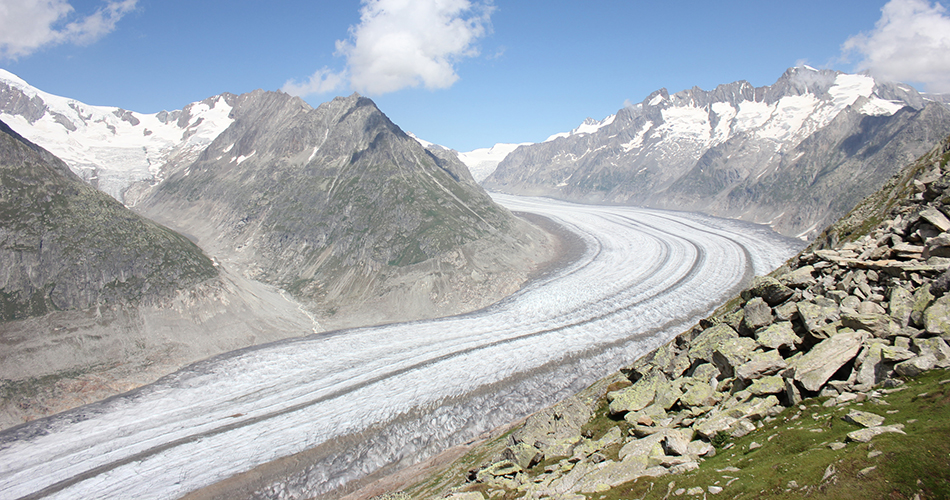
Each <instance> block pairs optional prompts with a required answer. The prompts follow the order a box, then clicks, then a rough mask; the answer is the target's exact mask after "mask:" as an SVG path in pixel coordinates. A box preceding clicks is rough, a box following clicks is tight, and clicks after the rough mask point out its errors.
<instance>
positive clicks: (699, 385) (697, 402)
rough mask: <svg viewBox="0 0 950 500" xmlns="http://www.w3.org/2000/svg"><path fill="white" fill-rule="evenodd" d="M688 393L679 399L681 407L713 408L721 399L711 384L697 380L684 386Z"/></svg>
mask: <svg viewBox="0 0 950 500" xmlns="http://www.w3.org/2000/svg"><path fill="white" fill-rule="evenodd" d="M684 388H685V389H686V392H685V393H683V395H682V396H680V398H679V403H680V405H681V406H684V407H686V408H694V407H700V406H712V405H714V404H716V403H717V402H719V399H720V398H719V397H717V393H716V391H715V389H713V387H712V385H711V384H710V383H709V382H703V381H700V380H695V381H693V382H691V383H689V384H686V385H684Z"/></svg>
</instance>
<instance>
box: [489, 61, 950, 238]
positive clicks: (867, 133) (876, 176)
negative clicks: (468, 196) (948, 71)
mask: <svg viewBox="0 0 950 500" xmlns="http://www.w3.org/2000/svg"><path fill="white" fill-rule="evenodd" d="M939 97H940V96H933V97H930V96H925V95H921V94H918V93H917V92H916V91H915V90H913V89H912V88H911V87H909V86H906V85H904V84H894V83H889V82H884V81H880V80H875V79H873V78H871V77H870V76H867V75H849V74H844V73H840V72H835V71H830V70H821V71H818V70H813V69H811V68H808V67H801V68H792V69H789V70H788V71H787V72H786V73H785V74H784V75H782V76H781V77H780V78H779V79H778V81H776V82H775V83H774V84H773V85H771V86H766V87H753V86H752V85H750V84H749V83H748V82H744V81H739V82H734V83H730V84H724V85H720V86H718V87H717V88H715V89H713V90H711V91H705V90H702V89H699V88H697V87H694V88H692V89H688V90H684V91H682V92H678V93H676V94H670V93H669V92H667V91H666V89H661V90H658V91H656V92H654V93H653V94H651V95H650V96H648V97H647V98H646V99H644V100H643V101H642V102H640V103H638V104H635V105H631V106H628V107H625V108H623V109H621V110H619V111H618V112H617V113H616V115H613V116H610V117H608V118H607V119H605V120H603V121H600V122H595V121H588V122H585V124H584V125H582V126H581V127H579V128H578V129H576V130H574V131H572V132H571V133H568V134H559V135H556V136H552V137H551V138H550V139H548V140H547V141H545V142H542V143H538V144H531V145H525V146H521V147H519V148H517V149H515V150H514V151H512V152H511V153H510V154H508V155H507V156H506V157H505V158H504V159H503V160H502V161H501V162H500V163H499V164H498V166H497V168H496V169H495V170H494V172H493V173H492V174H491V175H490V176H488V177H487V178H486V179H485V181H484V182H483V184H484V185H485V186H486V187H487V188H488V189H491V190H495V191H500V192H506V193H512V194H524V195H537V196H551V197H554V198H558V199H565V200H576V201H581V202H594V203H622V204H632V205H640V206H649V207H655V208H667V209H676V210H690V211H700V212H704V213H708V214H710V215H716V216H720V217H729V218H741V219H743V220H748V221H752V222H757V223H762V224H768V225H770V226H772V227H773V228H774V229H775V230H777V231H778V232H780V233H782V234H784V235H787V236H792V237H799V238H805V239H811V238H813V237H814V236H815V235H817V233H818V232H820V231H821V230H822V228H824V227H826V226H827V225H829V224H831V223H832V222H834V221H835V220H836V219H837V218H838V217H841V216H842V215H844V214H845V213H847V212H848V211H849V210H850V209H851V207H853V206H854V205H855V204H857V203H858V202H859V201H860V200H861V199H863V198H864V197H865V196H868V195H870V194H871V193H873V192H874V191H876V190H877V189H878V188H879V187H880V186H881V185H883V183H884V182H885V181H886V180H887V179H888V178H889V177H890V176H891V175H893V174H894V173H896V172H897V170H898V169H899V168H900V166H902V165H906V164H908V163H911V162H913V161H914V160H915V159H916V158H917V157H919V156H920V155H922V154H924V153H925V152H926V151H927V150H928V149H929V148H930V147H931V146H932V145H933V144H935V143H936V142H938V141H939V140H941V139H942V138H943V137H945V136H946V135H947V134H948V133H950V108H948V106H947V105H946V104H944V103H943V102H941V101H940V100H939V99H937V98H939ZM935 99H936V100H935Z"/></svg>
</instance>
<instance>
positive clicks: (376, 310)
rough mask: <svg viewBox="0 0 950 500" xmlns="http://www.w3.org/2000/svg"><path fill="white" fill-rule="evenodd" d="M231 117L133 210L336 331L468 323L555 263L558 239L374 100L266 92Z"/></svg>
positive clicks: (243, 100)
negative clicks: (355, 317)
mask: <svg viewBox="0 0 950 500" xmlns="http://www.w3.org/2000/svg"><path fill="white" fill-rule="evenodd" d="M231 117H232V118H233V119H234V123H233V124H232V125H231V126H230V127H229V128H228V129H226V130H225V131H224V132H222V133H221V134H220V135H219V136H218V137H217V138H216V139H215V140H214V141H213V142H212V143H211V144H210V145H209V146H208V147H207V148H206V149H205V150H204V151H203V152H202V154H201V156H200V157H199V158H198V160H197V161H196V162H194V163H192V164H187V165H180V164H179V165H177V166H175V167H172V168H169V169H168V170H167V178H166V179H165V180H164V181H163V182H162V183H161V184H159V185H157V186H156V187H155V188H153V190H152V191H151V192H150V193H149V194H148V195H147V196H146V197H144V198H143V200H142V201H141V202H140V203H139V204H137V205H136V207H135V208H136V209H137V210H140V211H141V212H142V213H144V214H146V215H147V216H149V217H152V218H154V219H156V220H159V221H161V222H163V223H167V224H168V225H170V226H172V227H175V228H176V229H179V230H181V231H182V232H184V233H186V234H190V235H194V236H195V237H196V238H197V240H198V242H199V244H200V245H201V246H202V248H204V249H206V250H207V251H208V252H209V253H210V254H212V255H214V256H215V257H216V258H217V259H219V260H220V261H221V262H222V263H225V264H226V265H227V266H233V267H234V268H236V269H239V270H241V272H243V273H244V274H245V275H246V276H248V277H250V278H253V279H257V280H261V281H264V282H266V283H271V284H274V285H276V286H278V287H280V288H283V289H285V290H287V291H289V292H290V293H292V294H293V295H294V296H295V297H297V298H299V299H301V300H303V301H305V302H306V303H309V304H311V306H313V307H314V308H315V309H317V310H318V312H319V313H320V314H321V316H322V318H323V319H325V320H327V321H331V322H332V321H333V318H334V317H336V316H337V315H339V316H348V315H352V313H354V312H355V311H357V310H362V311H366V312H367V313H369V312H370V311H371V314H369V315H363V314H362V313H361V316H362V317H363V318H364V319H366V320H368V321H371V322H372V321H383V320H389V321H393V320H399V319H412V318H418V317H424V316H432V315H436V314H440V313H443V314H444V313H446V312H457V311H459V310H471V309H474V308H477V307H480V306H483V305H487V304H488V303H491V302H493V301H495V300H498V299H499V298H501V297H502V296H503V294H506V293H510V292H511V291H513V290H514V289H515V288H512V286H515V287H517V284H518V283H520V282H522V281H523V280H524V279H525V276H526V275H527V273H528V272H530V271H531V269H532V267H533V265H534V264H536V263H538V262H541V261H543V260H545V259H546V258H547V257H548V256H549V255H550V251H551V247H550V241H549V240H548V237H547V236H546V235H545V234H544V233H542V232H541V231H539V230H537V229H536V228H534V227H533V226H531V225H529V224H527V223H525V222H524V221H521V220H520V219H517V218H515V217H513V216H512V215H511V214H510V213H509V212H508V211H506V210H505V209H503V208H501V207H499V206H497V205H495V204H494V203H493V202H492V201H491V199H490V198H489V197H488V196H487V194H485V192H484V191H483V190H482V189H481V188H480V187H479V186H478V185H477V184H476V183H475V182H474V180H473V179H472V178H471V175H470V174H469V173H468V170H467V169H466V168H465V167H464V165H462V164H461V163H460V162H459V161H458V159H457V157H456V156H455V155H454V153H451V152H450V151H448V150H441V149H439V148H431V149H425V148H423V147H422V146H421V145H420V144H419V143H418V142H417V141H416V140H414V139H412V138H411V137H409V136H408V135H406V134H405V133H404V132H403V131H402V130H400V129H399V128H398V127H397V126H396V125H394V124H393V123H392V122H391V121H390V120H389V119H388V118H387V117H386V116H385V115H384V114H383V113H382V112H380V111H379V109H377V108H376V106H375V104H373V102H372V101H370V100H369V99H366V98H363V97H361V96H358V95H352V96H350V97H348V98H337V99H334V100H333V101H331V102H328V103H324V104H322V105H321V106H319V107H318V108H317V109H312V108H310V106H308V105H307V104H306V103H305V102H303V101H302V100H300V99H299V98H293V97H290V96H288V95H286V94H282V93H275V92H263V91H257V92H254V93H251V94H245V95H242V96H239V97H237V98H236V99H235V100H234V109H233V111H232V112H231ZM368 304H372V306H368Z"/></svg>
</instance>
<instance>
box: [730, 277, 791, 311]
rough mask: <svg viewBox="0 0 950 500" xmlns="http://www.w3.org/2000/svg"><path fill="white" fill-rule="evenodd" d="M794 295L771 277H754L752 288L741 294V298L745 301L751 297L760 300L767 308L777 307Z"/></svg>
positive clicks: (789, 289)
mask: <svg viewBox="0 0 950 500" xmlns="http://www.w3.org/2000/svg"><path fill="white" fill-rule="evenodd" d="M794 293H795V291H794V290H792V289H791V288H789V287H787V286H785V285H783V284H782V283H781V282H779V280H777V279H775V278H773V277H771V276H756V277H755V278H753V279H752V286H751V287H749V289H748V290H747V291H745V292H743V298H744V299H745V300H747V301H751V300H750V299H752V298H753V297H757V298H762V300H764V301H765V302H766V303H767V304H768V305H769V306H777V305H779V304H781V303H782V302H785V301H786V300H788V298H789V297H791V296H792V295H793V294H794Z"/></svg>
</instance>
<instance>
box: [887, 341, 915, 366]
mask: <svg viewBox="0 0 950 500" xmlns="http://www.w3.org/2000/svg"><path fill="white" fill-rule="evenodd" d="M914 356H915V354H914V351H911V350H910V349H909V348H907V347H901V346H896V345H884V346H881V358H883V359H884V361H887V362H888V363H899V362H901V361H907V360H908V359H910V358H913V357H914Z"/></svg>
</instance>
